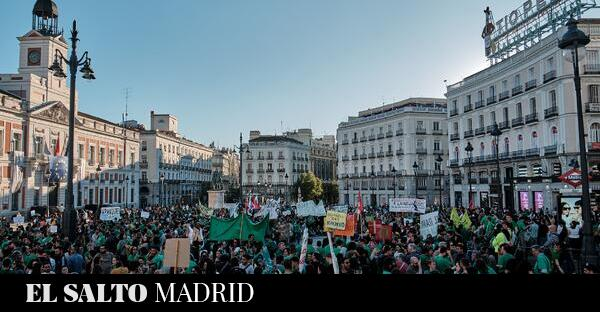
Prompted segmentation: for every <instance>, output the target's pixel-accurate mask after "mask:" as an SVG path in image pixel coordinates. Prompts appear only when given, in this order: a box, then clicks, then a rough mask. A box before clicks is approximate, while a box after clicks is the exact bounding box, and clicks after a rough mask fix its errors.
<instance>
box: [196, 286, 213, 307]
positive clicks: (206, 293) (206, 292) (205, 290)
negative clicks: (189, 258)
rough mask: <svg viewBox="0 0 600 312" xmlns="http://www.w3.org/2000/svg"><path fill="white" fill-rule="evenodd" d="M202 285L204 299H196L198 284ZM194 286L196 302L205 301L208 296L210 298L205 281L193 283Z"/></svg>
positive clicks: (208, 288)
mask: <svg viewBox="0 0 600 312" xmlns="http://www.w3.org/2000/svg"><path fill="white" fill-rule="evenodd" d="M200 285H202V286H203V287H204V294H205V296H204V299H203V300H198V293H199V291H198V286H200ZM194 288H195V292H196V302H201V303H202V302H206V300H208V298H210V287H208V285H206V284H205V283H194Z"/></svg>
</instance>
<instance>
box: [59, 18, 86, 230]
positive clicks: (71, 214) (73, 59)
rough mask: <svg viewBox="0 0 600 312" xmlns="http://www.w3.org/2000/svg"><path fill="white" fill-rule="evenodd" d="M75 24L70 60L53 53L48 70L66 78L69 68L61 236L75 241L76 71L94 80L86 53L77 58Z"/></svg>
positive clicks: (75, 25)
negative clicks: (66, 159)
mask: <svg viewBox="0 0 600 312" xmlns="http://www.w3.org/2000/svg"><path fill="white" fill-rule="evenodd" d="M77 35H78V31H77V22H76V21H73V29H72V30H71V56H70V59H67V58H65V57H64V56H63V55H62V53H61V52H60V50H58V49H57V50H56V51H55V55H54V64H52V66H51V67H50V68H49V70H50V71H52V72H53V73H54V76H55V77H58V78H67V75H66V74H65V72H64V70H63V68H62V63H63V62H65V63H66V64H67V65H68V66H69V74H70V76H71V82H70V85H69V87H70V92H69V93H70V94H69V142H68V144H67V146H68V147H69V148H68V149H67V151H68V164H69V166H68V168H67V198H66V199H65V201H66V205H65V212H64V216H63V228H62V232H63V236H68V237H69V239H71V240H74V239H75V234H76V233H75V223H76V222H77V219H76V217H77V216H76V213H75V208H74V205H73V200H74V198H73V174H74V168H73V161H74V150H75V149H74V148H73V147H74V146H75V145H74V142H75V92H76V80H77V70H78V69H79V67H82V68H81V73H82V74H83V76H82V78H83V79H86V80H94V79H96V77H95V76H94V71H93V70H92V68H91V66H90V65H91V63H92V59H90V58H89V57H88V52H87V51H86V52H84V53H83V56H82V57H81V58H79V57H78V56H77V41H79V39H78V38H77Z"/></svg>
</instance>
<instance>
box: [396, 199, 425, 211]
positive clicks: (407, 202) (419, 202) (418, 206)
mask: <svg viewBox="0 0 600 312" xmlns="http://www.w3.org/2000/svg"><path fill="white" fill-rule="evenodd" d="M389 203H390V212H412V213H420V214H424V213H425V209H426V207H427V200H425V199H419V198H390V201H389Z"/></svg>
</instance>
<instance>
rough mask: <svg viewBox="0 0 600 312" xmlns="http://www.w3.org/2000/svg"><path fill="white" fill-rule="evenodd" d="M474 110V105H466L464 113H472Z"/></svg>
mask: <svg viewBox="0 0 600 312" xmlns="http://www.w3.org/2000/svg"><path fill="white" fill-rule="evenodd" d="M472 110H473V105H471V104H468V105H465V107H464V112H465V113H466V112H470V111H472Z"/></svg>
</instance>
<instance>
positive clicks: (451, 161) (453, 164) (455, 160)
mask: <svg viewBox="0 0 600 312" xmlns="http://www.w3.org/2000/svg"><path fill="white" fill-rule="evenodd" d="M458 163H459V160H458V159H451V160H450V167H458Z"/></svg>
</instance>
